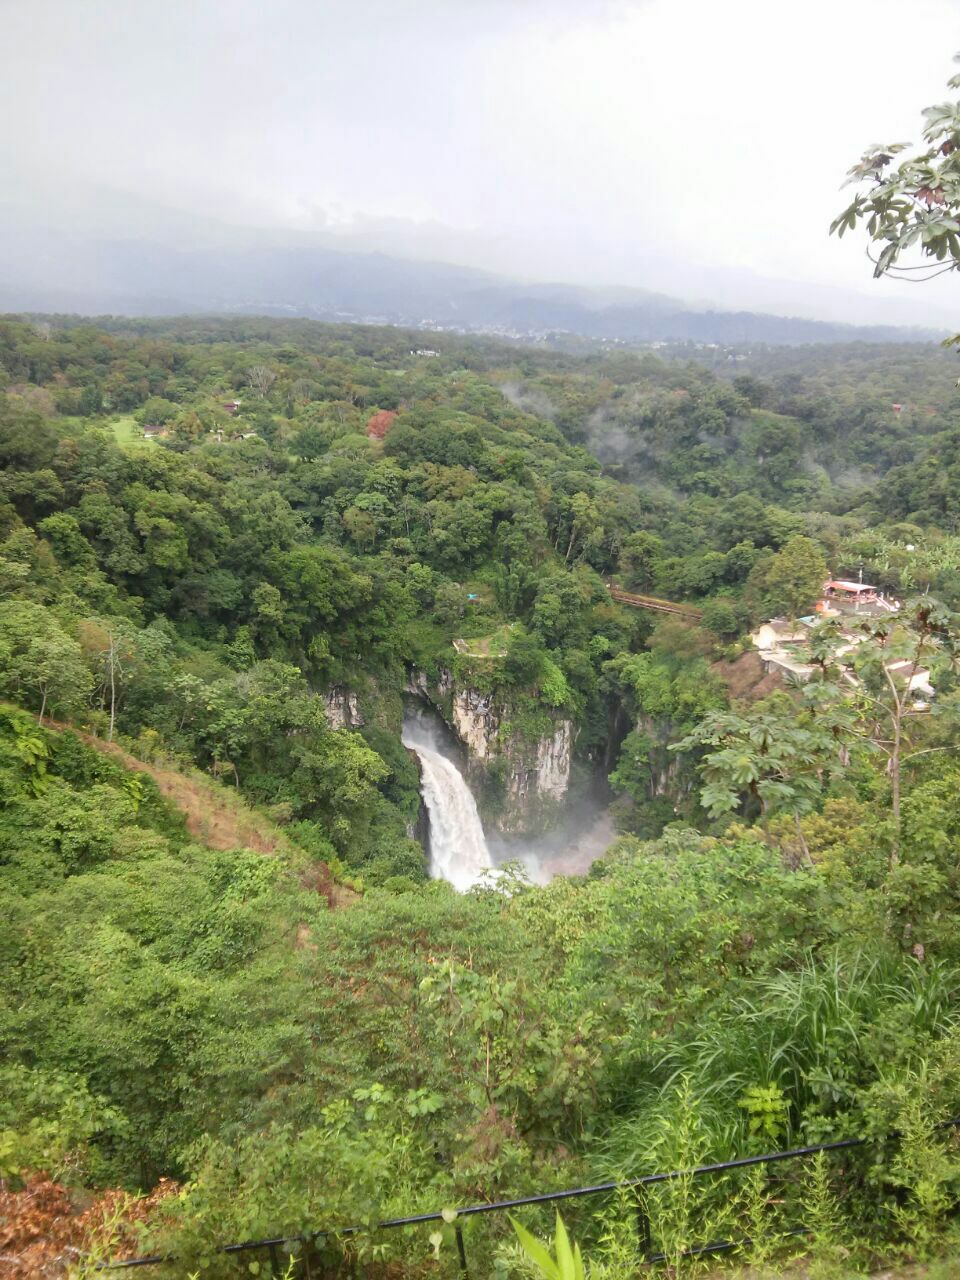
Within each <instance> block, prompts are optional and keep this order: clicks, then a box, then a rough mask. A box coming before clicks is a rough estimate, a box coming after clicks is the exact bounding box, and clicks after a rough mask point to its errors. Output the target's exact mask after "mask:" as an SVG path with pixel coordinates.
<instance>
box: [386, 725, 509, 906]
mask: <svg viewBox="0 0 960 1280" xmlns="http://www.w3.org/2000/svg"><path fill="white" fill-rule="evenodd" d="M402 742H403V745H404V746H405V747H409V748H410V749H411V750H412V751H415V752H416V754H417V756H418V758H419V760H420V790H421V794H422V796H423V800H424V803H425V804H426V806H427V813H428V815H429V818H430V874H431V875H432V876H433V877H434V879H443V880H449V882H450V883H451V884H452V885H453V887H454V888H455V889H459V890H461V891H463V890H464V889H469V888H470V887H471V885H474V884H477V883H478V882H479V881H480V879H481V878H482V877H483V874H484V872H487V871H490V870H491V869H492V867H493V860H492V859H491V857H490V851H489V849H488V848H487V841H486V837H485V836H484V834H483V826H482V824H481V822H480V815H479V813H478V812H477V803H476V801H475V800H474V798H473V794H472V792H471V791H470V788H469V787H468V786H467V783H466V780H465V779H464V777H463V774H462V773H461V772H460V770H459V769H458V768H457V766H456V765H455V764H454V762H453V761H452V760H450V759H449V758H448V757H447V756H446V755H444V754H443V753H442V751H441V750H440V748H441V746H442V742H441V739H440V734H439V732H438V731H437V729H436V728H435V726H434V725H433V724H431V722H430V720H429V719H427V717H426V716H424V715H422V714H421V715H418V716H408V717H406V718H405V720H404V723H403V737H402Z"/></svg>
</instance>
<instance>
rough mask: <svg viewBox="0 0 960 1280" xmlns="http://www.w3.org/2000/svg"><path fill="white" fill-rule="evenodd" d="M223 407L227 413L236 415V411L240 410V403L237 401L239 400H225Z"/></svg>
mask: <svg viewBox="0 0 960 1280" xmlns="http://www.w3.org/2000/svg"><path fill="white" fill-rule="evenodd" d="M223 407H224V409H226V411H227V413H237V412H238V410H239V409H240V401H239V400H225V401H224V402H223Z"/></svg>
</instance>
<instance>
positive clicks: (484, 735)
mask: <svg viewBox="0 0 960 1280" xmlns="http://www.w3.org/2000/svg"><path fill="white" fill-rule="evenodd" d="M408 690H409V692H411V693H416V694H418V695H419V696H421V697H425V698H427V699H428V700H429V701H430V702H431V703H432V704H433V705H434V707H436V709H437V710H438V711H440V713H441V715H443V717H444V719H445V720H446V721H447V723H448V724H449V725H450V728H451V729H452V730H453V731H454V733H455V734H456V736H457V738H458V739H459V741H460V742H461V743H462V744H463V746H464V748H465V749H466V752H467V768H466V773H467V780H468V781H469V782H470V785H471V787H472V788H473V789H474V791H475V792H476V793H477V796H478V800H479V803H480V806H481V811H482V812H483V818H484V823H485V825H486V826H487V827H488V828H489V827H492V828H494V829H496V830H498V831H500V832H501V833H503V834H504V835H507V834H519V833H523V832H526V831H534V830H539V829H541V828H542V827H544V826H545V825H548V824H549V820H550V816H551V811H552V810H554V811H555V810H556V808H557V807H558V806H559V804H560V803H561V802H562V801H563V800H564V798H565V797H566V794H567V789H568V787H569V785H570V770H571V766H572V763H573V743H574V737H575V733H574V726H573V721H571V720H567V719H563V718H561V717H556V718H554V719H553V722H552V725H553V727H552V730H551V731H550V732H549V733H547V734H545V735H543V736H542V737H540V738H538V739H536V740H535V741H532V742H531V741H527V740H526V739H523V738H520V737H519V736H517V735H515V734H511V733H510V731H509V720H510V709H509V707H505V706H503V705H502V704H498V703H497V702H496V700H495V699H494V698H493V697H492V696H491V695H490V694H487V693H482V692H481V691H480V690H479V689H474V688H471V687H470V686H458V685H455V684H454V681H453V678H452V677H451V675H450V673H449V672H446V671H444V672H441V674H440V677H439V679H438V680H437V682H436V683H435V684H431V683H430V681H429V680H428V679H427V677H426V676H425V675H424V673H423V672H413V674H412V676H411V680H410V683H409V685H408ZM493 776H495V777H497V778H499V779H500V781H501V783H502V794H501V796H500V797H498V800H497V803H496V804H495V805H493V804H490V803H485V796H486V795H487V794H488V793H489V790H490V787H489V782H490V779H491V777H493Z"/></svg>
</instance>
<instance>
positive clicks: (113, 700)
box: [107, 635, 117, 742]
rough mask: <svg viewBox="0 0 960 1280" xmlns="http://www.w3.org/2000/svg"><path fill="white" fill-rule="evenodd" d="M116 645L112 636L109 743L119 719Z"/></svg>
mask: <svg viewBox="0 0 960 1280" xmlns="http://www.w3.org/2000/svg"><path fill="white" fill-rule="evenodd" d="M115 644H116V641H115V640H114V638H113V636H112V635H111V636H110V648H109V650H108V655H109V656H108V661H109V663H110V731H109V733H108V734H107V741H108V742H112V741H113V726H114V724H115V723H116V719H117V682H116V675H115V672H116V660H115V647H114V646H115Z"/></svg>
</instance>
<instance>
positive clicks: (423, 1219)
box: [97, 1116, 960, 1280]
mask: <svg viewBox="0 0 960 1280" xmlns="http://www.w3.org/2000/svg"><path fill="white" fill-rule="evenodd" d="M958 1127H960V1116H957V1117H954V1118H953V1119H951V1120H944V1121H943V1122H941V1123H940V1124H937V1125H935V1126H934V1129H935V1130H936V1131H940V1132H942V1131H944V1130H947V1129H956V1128H958ZM902 1137H903V1134H902V1133H901V1132H899V1131H895V1132H893V1133H888V1134H881V1135H880V1136H878V1137H858V1138H841V1139H839V1140H838V1141H835V1142H818V1143H814V1144H813V1145H811V1146H806V1147H792V1148H790V1149H789V1150H786V1151H769V1152H767V1153H765V1154H764V1155H758V1156H742V1157H740V1158H739V1159H736V1160H723V1161H720V1162H718V1163H717V1164H704V1165H697V1166H695V1167H693V1168H690V1169H671V1170H669V1171H664V1172H660V1173H648V1174H644V1175H643V1176H642V1177H639V1178H625V1179H620V1180H617V1181H612V1182H598V1183H594V1184H592V1185H590V1186H583V1187H568V1188H566V1189H565V1190H562V1191H547V1192H544V1193H543V1194H541V1195H532V1196H519V1197H517V1198H516V1199H514V1200H495V1201H491V1202H490V1203H488V1204H473V1205H467V1206H466V1207H465V1208H462V1209H457V1210H456V1211H455V1216H454V1215H453V1211H451V1210H449V1209H443V1210H437V1211H435V1212H433V1213H416V1214H412V1215H410V1216H409V1217H406V1218H387V1219H385V1220H384V1221H383V1222H378V1223H376V1224H375V1225H374V1226H372V1227H370V1226H362V1227H361V1226H353V1227H332V1228H322V1227H321V1228H319V1229H317V1230H315V1231H307V1232H301V1233H300V1234H298V1235H286V1236H273V1237H268V1238H266V1239H263V1240H244V1241H240V1242H238V1243H236V1244H226V1245H221V1246H220V1247H219V1248H218V1249H217V1250H216V1251H215V1252H217V1253H221V1254H241V1253H265V1254H266V1255H267V1257H268V1258H269V1263H270V1273H271V1275H273V1276H283V1275H285V1274H286V1270H287V1266H288V1265H289V1260H290V1259H291V1258H294V1259H298V1260H299V1263H300V1264H301V1266H302V1274H303V1275H304V1276H306V1277H307V1278H308V1280H310V1277H311V1275H312V1273H311V1268H310V1251H311V1250H312V1249H314V1248H316V1247H318V1246H319V1245H322V1244H323V1243H325V1242H327V1241H335V1240H341V1239H344V1238H349V1237H351V1236H357V1235H360V1234H363V1233H370V1232H372V1231H391V1230H395V1229H397V1228H400V1227H417V1226H423V1225H425V1224H427V1223H445V1224H450V1223H451V1222H452V1225H453V1228H454V1239H455V1241H456V1246H457V1272H458V1275H459V1276H461V1277H469V1268H468V1264H467V1251H466V1240H465V1239H464V1234H463V1222H464V1220H466V1219H469V1218H473V1217H477V1216H479V1215H484V1214H497V1213H508V1212H510V1210H513V1209H523V1208H528V1207H530V1206H536V1205H548V1204H557V1203H559V1202H562V1201H567V1200H578V1199H583V1198H586V1197H589V1196H602V1195H611V1194H615V1193H618V1192H624V1191H638V1190H642V1189H643V1188H645V1187H654V1186H657V1185H660V1184H663V1183H669V1182H674V1181H676V1180H677V1179H679V1178H702V1177H710V1176H711V1175H717V1174H723V1173H729V1172H730V1171H732V1170H736V1169H749V1168H752V1167H756V1166H759V1165H770V1164H776V1163H779V1162H781V1161H788V1160H801V1159H804V1158H805V1157H808V1156H816V1155H819V1154H820V1153H821V1152H823V1153H829V1152H834V1151H849V1150H853V1149H855V1148H858V1147H867V1146H875V1145H876V1146H879V1145H881V1144H883V1143H887V1142H898V1141H899V1140H900V1139H901V1138H902ZM637 1212H638V1215H639V1219H638V1225H639V1236H640V1241H641V1250H642V1255H643V1256H642V1258H641V1259H640V1262H641V1265H645V1266H652V1265H655V1264H657V1263H659V1262H664V1261H667V1260H668V1255H667V1254H666V1253H662V1252H659V1251H658V1250H657V1249H656V1248H655V1242H654V1241H653V1240H652V1239H651V1234H650V1223H649V1221H648V1220H647V1218H646V1216H645V1213H644V1209H643V1205H642V1202H640V1201H638V1204H637ZM781 1234H782V1235H784V1236H804V1235H808V1234H809V1228H807V1227H805V1226H798V1227H794V1228H792V1229H790V1230H788V1231H785V1232H783V1233H781ZM752 1243H753V1241H752V1240H751V1239H749V1238H747V1237H742V1238H740V1239H737V1240H715V1241H712V1242H708V1243H705V1244H699V1245H695V1246H693V1247H691V1248H688V1249H684V1250H683V1251H682V1253H681V1255H680V1256H682V1257H686V1258H691V1257H701V1256H703V1255H707V1254H721V1253H728V1252H731V1251H733V1250H735V1249H740V1248H744V1247H747V1246H749V1245H751V1244H752ZM282 1253H286V1254H287V1259H288V1262H287V1266H285V1264H284V1263H283V1261H282V1258H281V1254H282ZM670 1256H671V1257H672V1256H676V1255H670ZM175 1261H176V1259H175V1257H174V1256H172V1255H165V1254H154V1255H151V1256H149V1257H142V1258H127V1259H122V1260H118V1261H114V1262H102V1263H99V1264H98V1265H97V1270H100V1271H121V1270H127V1269H130V1268H132V1267H156V1266H161V1265H162V1264H164V1263H171V1262H175Z"/></svg>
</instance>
